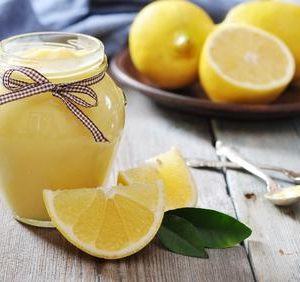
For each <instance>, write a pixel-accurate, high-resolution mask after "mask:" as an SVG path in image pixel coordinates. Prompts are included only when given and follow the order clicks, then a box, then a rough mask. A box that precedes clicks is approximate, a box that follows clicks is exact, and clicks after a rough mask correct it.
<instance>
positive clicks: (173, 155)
mask: <svg viewBox="0 0 300 282" xmlns="http://www.w3.org/2000/svg"><path fill="white" fill-rule="evenodd" d="M159 179H161V180H162V181H163V184H164V191H165V202H166V204H165V205H166V206H165V210H170V209H176V208H182V207H194V206H196V204H197V188H196V185H195V183H194V180H193V178H192V175H191V173H190V171H189V168H188V167H187V166H186V164H185V161H184V159H183V157H182V156H181V153H180V151H179V149H177V148H175V147H173V148H171V150H170V151H168V152H166V153H164V154H161V155H158V156H156V157H154V158H152V159H150V160H148V161H146V164H143V165H141V166H140V167H136V168H132V169H129V170H126V171H121V172H120V173H119V176H118V183H120V184H123V185H130V184H132V183H155V182H157V181H158V180H159Z"/></svg>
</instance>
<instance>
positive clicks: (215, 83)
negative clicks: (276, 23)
mask: <svg viewBox="0 0 300 282" xmlns="http://www.w3.org/2000/svg"><path fill="white" fill-rule="evenodd" d="M294 73H295V61H294V58H293V55H292V53H291V51H290V50H289V49H288V47H287V46H286V45H285V43H284V42H283V41H281V40H280V39H279V38H277V37H276V36H274V35H272V34H271V33H268V32H266V31H263V30H262V29H259V28H256V27H252V26H250V25H245V24H228V25H227V24H226V25H220V26H219V27H218V28H217V29H216V30H215V31H214V32H213V33H211V34H210V35H209V37H208V39H207V41H206V42H205V45H204V47H203V51H202V54H201V60H200V65H199V77H200V80H201V82H202V85H203V88H204V89H205V91H206V93H207V95H208V96H209V97H210V99H211V100H213V101H216V102H230V103H245V104H251V103H269V102H272V101H273V100H275V99H276V98H277V97H278V96H279V95H280V93H281V92H282V91H283V90H284V89H285V88H286V87H287V85H288V84H289V83H290V82H291V80H292V79H293V76H294Z"/></svg>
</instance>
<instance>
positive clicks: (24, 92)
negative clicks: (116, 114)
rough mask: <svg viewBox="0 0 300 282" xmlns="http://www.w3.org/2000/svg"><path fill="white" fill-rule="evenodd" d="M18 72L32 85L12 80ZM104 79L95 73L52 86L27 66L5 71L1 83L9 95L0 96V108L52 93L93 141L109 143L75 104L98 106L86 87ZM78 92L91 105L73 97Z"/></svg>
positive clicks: (101, 74) (92, 94) (91, 91)
mask: <svg viewBox="0 0 300 282" xmlns="http://www.w3.org/2000/svg"><path fill="white" fill-rule="evenodd" d="M18 72H19V73H21V74H23V75H25V76H27V77H28V78H30V79H31V80H32V81H33V82H26V81H23V80H18V79H14V78H12V77H11V76H12V74H13V73H18ZM104 76H105V72H101V73H99V74H96V75H95V76H93V77H90V78H87V79H83V80H79V81H75V82H69V83H57V84H55V83H52V82H51V81H49V80H48V79H47V78H46V77H45V76H43V75H42V74H41V73H39V72H38V71H36V70H34V69H32V68H28V67H15V68H11V69H8V70H7V71H5V73H4V75H3V77H2V83H3V85H4V86H5V88H7V89H8V90H10V91H11V92H9V93H7V94H4V95H0V105H3V104H6V103H9V102H12V101H16V100H19V99H23V98H27V97H30V96H34V95H38V94H42V93H45V92H48V91H50V92H52V95H53V96H54V97H56V98H59V99H60V100H61V101H63V102H64V103H65V104H66V106H67V107H68V108H69V110H70V111H71V112H72V113H73V114H74V115H75V116H76V117H77V118H78V119H79V121H80V122H81V123H82V124H83V125H84V126H85V127H86V128H87V129H88V130H89V131H90V132H91V133H92V134H93V136H94V139H95V141H96V142H108V140H107V139H106V138H105V136H104V135H103V133H102V132H101V131H100V130H99V128H98V127H97V126H96V125H95V123H94V122H93V121H92V120H90V119H89V118H88V117H87V116H86V115H85V114H84V113H83V112H82V111H81V110H80V109H79V108H78V107H77V106H76V105H78V106H82V107H85V108H91V107H96V106H97V105H98V97H97V94H96V93H95V92H94V90H92V89H91V88H90V87H89V86H91V85H93V84H96V83H97V82H99V81H101V80H102V79H103V78H104ZM73 93H79V94H83V95H87V96H89V97H91V98H92V99H93V101H94V102H93V103H89V102H87V101H85V100H84V99H82V98H80V97H78V96H76V95H74V94H73Z"/></svg>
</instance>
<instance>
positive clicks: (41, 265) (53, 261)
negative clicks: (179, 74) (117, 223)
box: [0, 90, 300, 282]
mask: <svg viewBox="0 0 300 282" xmlns="http://www.w3.org/2000/svg"><path fill="white" fill-rule="evenodd" d="M126 92H127V96H128V109H127V110H128V111H127V124H126V129H125V134H124V138H123V141H122V145H121V148H120V150H119V154H118V156H117V160H116V164H115V171H116V170H117V169H118V168H122V169H125V168H128V167H130V166H132V165H135V164H137V163H138V162H140V161H142V160H144V159H147V158H149V157H151V156H154V155H156V154H158V153H161V152H164V151H167V150H168V149H169V148H170V147H171V146H172V145H177V146H179V147H180V148H181V150H182V152H183V153H184V155H185V156H186V157H200V158H205V159H217V157H216V153H215V148H214V143H215V140H216V139H221V140H223V141H224V142H225V143H228V144H232V145H234V146H235V147H236V148H237V149H239V151H240V152H241V153H242V154H243V155H244V156H245V157H247V158H248V159H250V160H251V161H255V162H261V163H267V164H274V165H282V166H285V167H287V168H291V169H295V170H298V171H300V119H287V120H277V121H268V122H263V121H259V122H245V121H240V122H239V121H231V120H210V119H206V118H201V117H199V116H193V115H189V114H183V113H177V112H174V111H172V110H169V109H165V108H161V107H159V106H157V105H156V104H154V103H152V101H150V100H149V99H148V98H146V97H144V96H142V95H140V94H139V93H135V92H134V91H132V90H127V91H126ZM192 172H193V175H194V177H195V180H196V182H197V185H198V189H199V205H200V206H201V207H205V208H212V209H216V210H219V211H223V212H226V213H228V214H231V215H233V216H235V217H237V218H239V219H240V220H241V221H243V222H245V223H246V224H248V225H249V226H250V227H251V228H252V229H253V235H252V236H251V237H250V238H249V240H247V241H246V242H245V243H244V244H242V245H239V246H236V247H234V248H230V249H225V250H208V253H209V256H210V258H209V259H208V260H206V259H197V258H189V257H184V256H180V255H176V254H173V253H171V252H168V251H166V250H164V249H163V248H162V247H161V246H159V244H158V242H156V241H154V242H152V243H151V244H150V245H149V246H148V247H146V248H145V249H144V250H143V251H141V252H139V253H138V254H136V255H134V256H131V257H129V258H126V259H123V260H119V261H105V260H100V259H96V258H93V257H91V256H89V255H86V254H84V253H83V252H81V251H79V250H77V249H76V248H75V247H73V246H72V245H71V244H69V243H68V242H67V241H66V240H64V238H63V237H62V236H60V234H59V233H58V232H57V231H56V230H54V229H40V228H34V227H29V226H25V225H22V224H19V223H17V222H16V221H14V220H12V218H11V216H10V214H9V212H8V211H7V210H6V208H5V207H4V206H3V204H1V212H0V222H1V229H0V281H1V282H2V281H4V282H6V281H7V282H11V281H22V282H24V281H38V282H41V281H155V282H156V281H193V282H194V281H254V280H257V281H272V282H273V281H300V223H299V221H300V205H298V206H294V207H291V208H277V207H274V206H272V204H270V203H269V202H268V201H267V200H265V199H264V197H263V196H262V195H263V194H264V192H265V186H264V185H263V184H262V183H261V182H260V181H259V180H257V179H256V178H254V177H252V176H250V175H248V174H246V173H243V172H238V171H232V170H228V171H227V172H225V173H222V172H216V171H207V170H193V171H192ZM114 177H115V173H114ZM285 185H286V184H285Z"/></svg>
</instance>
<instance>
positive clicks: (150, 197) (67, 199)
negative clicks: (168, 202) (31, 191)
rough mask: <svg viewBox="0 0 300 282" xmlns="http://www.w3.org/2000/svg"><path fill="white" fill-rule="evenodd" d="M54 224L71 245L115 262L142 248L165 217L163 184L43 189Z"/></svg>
mask: <svg viewBox="0 0 300 282" xmlns="http://www.w3.org/2000/svg"><path fill="white" fill-rule="evenodd" d="M44 201H45V204H46V208H47V211H48V213H49V216H50V218H51V220H52V223H53V225H54V226H55V227H56V228H57V229H58V230H59V231H60V233H61V234H62V235H63V236H64V237H65V238H66V239H67V240H68V241H69V242H71V243H72V244H73V245H75V246H76V247H77V248H79V249H81V250H82V251H84V252H86V253H88V254H90V255H93V256H96V257H100V258H106V259H117V258H123V257H126V256H129V255H131V254H134V253H136V252H138V251H139V250H140V249H142V248H143V247H145V246H146V245H147V244H148V243H149V242H150V241H151V240H152V238H153V237H154V236H155V234H156V233H157V231H158V229H159V227H160V224H161V221H162V218H163V214H164V195H163V189H162V185H161V184H159V183H155V184H132V185H130V186H127V187H118V186H117V187H113V188H112V189H110V190H109V191H106V190H104V189H101V188H94V189H74V190H57V191H52V190H44Z"/></svg>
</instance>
